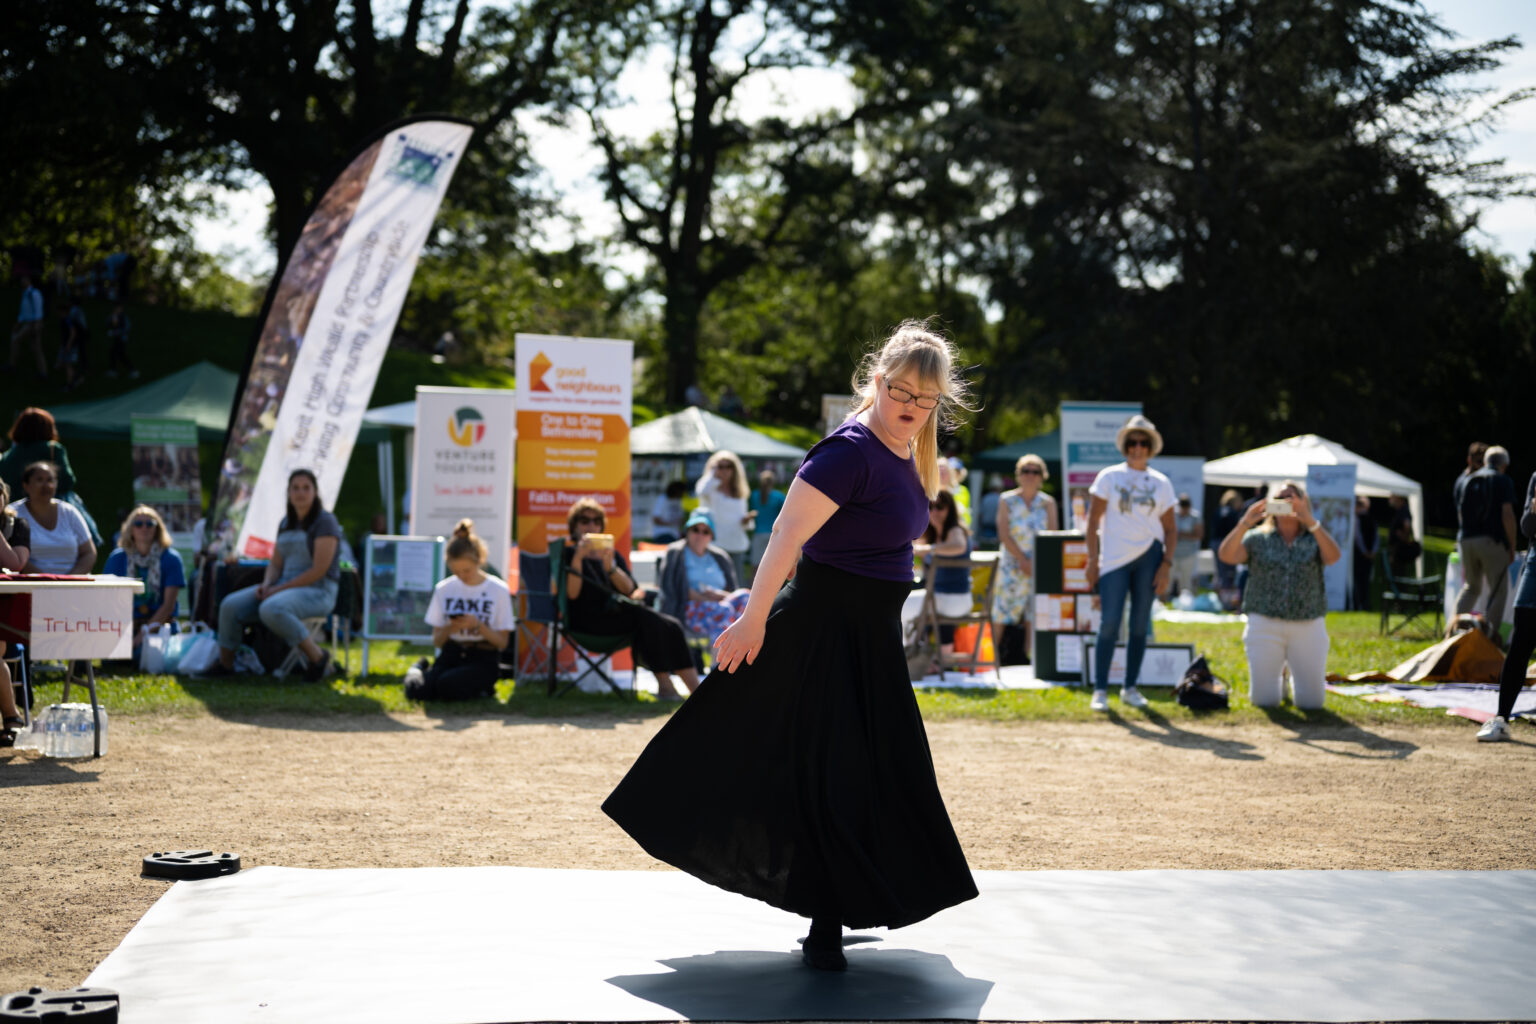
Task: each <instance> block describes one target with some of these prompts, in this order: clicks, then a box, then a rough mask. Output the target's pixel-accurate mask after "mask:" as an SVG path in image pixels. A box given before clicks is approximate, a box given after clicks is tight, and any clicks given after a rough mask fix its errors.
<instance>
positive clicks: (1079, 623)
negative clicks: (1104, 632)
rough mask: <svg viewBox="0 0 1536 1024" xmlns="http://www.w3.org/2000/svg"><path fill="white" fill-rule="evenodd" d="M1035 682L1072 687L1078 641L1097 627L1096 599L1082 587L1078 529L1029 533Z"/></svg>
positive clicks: (1078, 673)
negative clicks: (1032, 560) (1032, 543)
mask: <svg viewBox="0 0 1536 1024" xmlns="http://www.w3.org/2000/svg"><path fill="white" fill-rule="evenodd" d="M1030 613H1031V614H1032V615H1033V616H1034V623H1033V624H1034V650H1033V651H1032V652H1031V654H1030V658H1031V660H1032V661H1033V662H1034V666H1035V678H1037V679H1048V680H1051V681H1052V682H1063V683H1065V682H1077V681H1078V680H1079V679H1081V678H1082V675H1083V640H1084V639H1086V638H1087V637H1089V636H1091V635H1093V634H1094V633H1096V632H1097V631H1098V628H1099V595H1098V594H1095V593H1092V592H1091V591H1090V590H1089V587H1088V538H1087V537H1086V536H1085V535H1084V534H1083V533H1082V532H1081V531H1079V530H1044V531H1041V532H1040V533H1037V534H1035V604H1034V607H1033V608H1031V609H1030Z"/></svg>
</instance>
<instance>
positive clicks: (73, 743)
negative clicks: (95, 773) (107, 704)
mask: <svg viewBox="0 0 1536 1024" xmlns="http://www.w3.org/2000/svg"><path fill="white" fill-rule="evenodd" d="M99 713H100V715H101V752H102V753H103V754H105V753H106V752H107V709H106V708H101V709H100V712H99ZM16 745H17V746H18V747H21V748H22V749H25V750H37V751H41V752H42V755H43V756H44V757H90V756H92V755H93V754H95V753H96V718H95V714H93V713H92V711H91V706H90V705H89V704H50V705H48V706H47V707H46V708H44V709H43V710H42V711H41V712H40V713H38V714H37V715H36V716H34V717H33V719H32V728H31V730H30V731H29V732H24V733H22V734H21V735H20V736H19V737H17V740H16Z"/></svg>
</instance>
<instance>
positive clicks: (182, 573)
mask: <svg viewBox="0 0 1536 1024" xmlns="http://www.w3.org/2000/svg"><path fill="white" fill-rule="evenodd" d="M118 550H119V551H121V550H122V548H118ZM107 561H109V562H110V561H111V559H110V558H109V559H107ZM160 585H161V586H162V587H184V586H186V585H187V570H186V568H185V567H184V566H183V565H182V564H181V556H180V555H179V554H177V553H176V552H175V551H172V550H171V549H169V548H167V549H166V550H165V551H163V552H161V554H160Z"/></svg>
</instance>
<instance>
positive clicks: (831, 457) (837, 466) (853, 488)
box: [795, 434, 869, 506]
mask: <svg viewBox="0 0 1536 1024" xmlns="http://www.w3.org/2000/svg"><path fill="white" fill-rule="evenodd" d="M795 476H797V477H799V478H800V479H802V480H804V481H805V482H806V483H808V484H810V485H811V486H812V487H814V488H816V489H817V490H818V491H820V492H821V493H822V494H825V495H826V496H827V497H829V498H831V499H832V503H833V504H835V505H838V506H842V505H846V504H848V502H849V501H851V500H852V499H853V496H854V495H855V494H857V493H858V492H859V488H860V487H862V486H863V485H864V484H865V483H866V481H867V480H868V478H869V460H868V459H866V458H865V457H864V453H863V452H862V451H860V450H859V446H858V444H857V442H855V441H854V440H853V439H852V438H850V437H847V436H845V435H842V434H833V435H832V436H831V437H825V438H822V439H821V440H820V441H818V442H817V443H816V446H815V447H814V448H812V449H811V450H810V452H809V453H807V454H806V456H805V461H804V462H803V463H801V465H800V471H799V472H797V473H796V474H795Z"/></svg>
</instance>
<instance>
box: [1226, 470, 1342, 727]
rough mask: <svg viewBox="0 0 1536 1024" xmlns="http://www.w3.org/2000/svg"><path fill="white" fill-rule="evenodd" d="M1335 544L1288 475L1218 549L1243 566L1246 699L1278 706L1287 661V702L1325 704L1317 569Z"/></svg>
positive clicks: (1331, 558)
mask: <svg viewBox="0 0 1536 1024" xmlns="http://www.w3.org/2000/svg"><path fill="white" fill-rule="evenodd" d="M1341 555H1342V552H1340V551H1339V545H1338V544H1337V542H1335V541H1334V539H1333V537H1331V536H1330V535H1329V533H1328V531H1327V529H1325V528H1324V527H1323V524H1322V522H1321V520H1319V519H1318V518H1317V517H1316V516H1314V515H1313V514H1312V504H1311V502H1309V501H1308V500H1307V495H1306V492H1305V491H1303V490H1302V489H1301V487H1300V486H1299V485H1297V484H1296V483H1295V482H1294V481H1291V480H1287V481H1286V482H1285V483H1284V484H1282V485H1281V486H1280V489H1279V490H1278V491H1276V492H1275V493H1274V495H1273V496H1272V497H1271V498H1270V499H1269V500H1267V501H1256V502H1254V503H1253V504H1252V505H1249V506H1248V508H1247V509H1246V510H1245V511H1244V512H1243V517H1242V518H1241V519H1239V520H1238V523H1237V526H1236V527H1234V528H1233V530H1232V532H1231V533H1229V534H1227V536H1226V537H1225V538H1224V539H1223V540H1222V542H1221V548H1220V550H1218V551H1217V552H1216V557H1217V558H1220V559H1221V560H1222V561H1223V562H1226V563H1227V564H1228V565H1244V564H1246V565H1247V566H1248V589H1247V590H1246V591H1244V593H1243V611H1244V612H1246V613H1247V615H1248V625H1247V626H1245V627H1244V628H1243V647H1244V649H1245V650H1246V651H1247V652H1248V680H1249V681H1248V699H1249V700H1250V701H1252V702H1253V704H1254V706H1255V707H1261V708H1273V707H1279V706H1280V702H1281V700H1282V699H1283V698H1284V697H1285V694H1284V692H1283V684H1282V682H1281V679H1280V673H1281V670H1282V669H1284V668H1285V666H1286V665H1287V664H1289V665H1290V666H1291V700H1292V701H1293V702H1294V703H1295V705H1296V706H1297V707H1298V708H1301V709H1302V710H1315V709H1317V708H1320V707H1322V706H1323V694H1324V691H1325V690H1326V688H1327V684H1326V682H1325V679H1324V677H1325V676H1326V675H1327V668H1328V629H1327V627H1326V626H1325V625H1324V622H1323V616H1324V615H1325V614H1326V613H1327V611H1328V599H1327V596H1326V595H1325V593H1324V591H1323V567H1324V566H1326V565H1332V564H1333V563H1334V562H1337V561H1338V560H1339V558H1340V557H1341Z"/></svg>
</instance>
